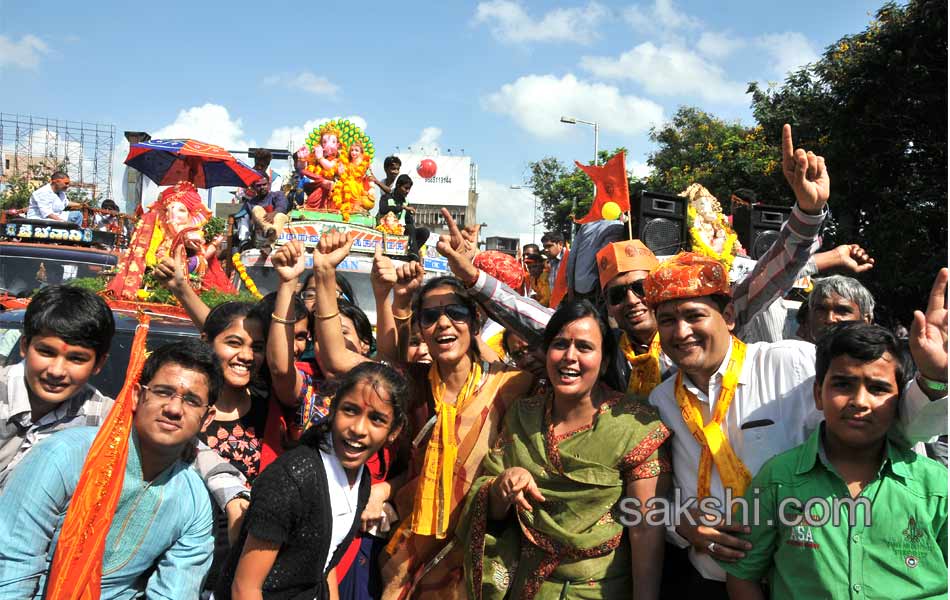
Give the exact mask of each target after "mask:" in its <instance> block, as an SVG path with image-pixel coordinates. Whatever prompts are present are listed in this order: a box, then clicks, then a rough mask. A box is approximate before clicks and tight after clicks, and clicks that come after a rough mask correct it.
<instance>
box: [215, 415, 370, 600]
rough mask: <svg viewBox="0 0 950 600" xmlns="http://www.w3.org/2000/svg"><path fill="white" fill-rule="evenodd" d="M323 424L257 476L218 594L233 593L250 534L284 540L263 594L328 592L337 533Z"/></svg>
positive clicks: (290, 599) (310, 598)
mask: <svg viewBox="0 0 950 600" xmlns="http://www.w3.org/2000/svg"><path fill="white" fill-rule="evenodd" d="M323 435H325V434H324V433H323V432H322V431H319V428H317V427H314V428H312V429H311V430H310V431H309V432H308V433H307V435H304V437H303V438H301V440H300V442H301V445H300V446H298V447H297V448H294V449H293V450H290V451H289V452H285V453H284V454H282V455H281V456H280V457H279V458H278V459H277V460H275V461H274V462H273V463H272V464H271V465H269V466H268V467H267V468H266V469H265V470H264V472H263V473H261V474H260V476H258V478H257V480H255V481H254V488H253V489H252V490H251V504H250V506H249V507H248V509H247V515H246V516H245V518H244V525H243V526H242V527H241V536H240V538H239V539H238V541H237V543H236V544H235V545H234V546H233V547H232V548H231V552H230V554H229V555H228V560H227V562H226V563H225V567H224V570H223V571H222V572H221V577H220V578H219V579H218V585H217V589H216V590H215V592H214V596H215V598H218V599H219V600H227V599H229V598H231V583H232V581H233V580H234V574H235V572H236V570H237V564H238V560H239V559H240V557H241V550H242V549H243V548H244V541H245V540H246V539H247V535H248V533H251V534H253V535H254V536H255V537H257V538H259V539H262V540H267V541H271V542H276V543H279V544H281V548H280V551H279V552H278V553H277V560H276V561H275V562H274V566H273V567H271V570H270V573H268V574H267V578H266V579H265V580H264V586H263V592H264V594H263V595H264V598H266V599H269V600H270V599H273V600H298V599H299V600H314V599H320V600H322V599H324V598H327V597H329V588H328V587H327V582H326V575H327V573H328V572H329V569H328V570H327V571H326V572H325V571H324V570H323V565H325V564H326V561H327V554H328V553H329V550H330V540H331V537H332V533H333V514H332V511H331V509H330V493H329V489H328V485H327V473H326V470H325V469H324V467H323V459H322V458H321V457H320V450H319V446H318V445H317V444H318V442H319V440H320V439H321V437H322V436H323ZM369 489H370V477H369V474H368V473H364V476H363V477H362V478H361V480H360V489H359V500H358V504H357V508H356V518H354V519H353V526H352V527H351V528H350V532H349V534H347V537H346V539H344V540H343V541H342V542H341V543H340V545H339V546H337V549H336V552H335V553H334V555H333V560H331V561H330V567H329V568H330V569H332V568H333V567H334V566H336V564H337V563H338V562H339V561H340V559H341V558H342V557H343V553H344V552H345V551H346V549H347V548H348V547H349V545H350V541H351V540H352V539H353V536H354V535H355V534H356V531H357V528H358V527H359V524H360V519H359V516H360V515H361V514H362V512H363V509H364V508H365V507H366V502H367V500H369Z"/></svg>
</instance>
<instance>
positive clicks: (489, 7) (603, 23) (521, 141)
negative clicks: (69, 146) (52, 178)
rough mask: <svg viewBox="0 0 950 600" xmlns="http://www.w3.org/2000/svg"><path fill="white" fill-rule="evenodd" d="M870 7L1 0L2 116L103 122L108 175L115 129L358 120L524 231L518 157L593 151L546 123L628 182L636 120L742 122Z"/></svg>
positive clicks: (285, 139) (250, 141)
mask: <svg viewBox="0 0 950 600" xmlns="http://www.w3.org/2000/svg"><path fill="white" fill-rule="evenodd" d="M879 6H880V2H879V1H873V2H872V1H862V0H850V1H849V0H841V1H836V2H827V0H825V1H813V0H799V1H797V2H753V1H748V0H742V1H732V2H702V1H686V0H678V1H671V0H650V1H641V2H606V1H604V2H583V1H577V0H574V1H567V2H558V3H542V2H527V1H522V2H515V1H512V0H490V1H486V2H480V3H479V2H472V3H461V2H444V3H435V2H433V3H420V2H405V3H385V4H383V3H378V4H377V3H356V2H330V3H317V2H297V3H278V4H273V5H268V4H266V3H250V2H239V1H232V2H227V3H223V2H200V1H197V2H196V1H194V0H192V1H191V2H178V1H168V2H163V3H147V4H146V3H128V2H114V1H97V2H92V3H51V2H41V1H35V2H12V1H10V0H7V1H5V2H0V14H2V17H0V90H3V91H2V92H0V98H2V99H0V110H2V111H3V112H10V113H25V114H34V115H39V116H47V117H56V118H60V119H69V120H76V121H79V120H83V121H92V122H101V123H111V124H114V125H115V126H116V130H117V132H118V133H117V140H116V149H117V154H121V155H122V156H118V157H117V162H121V160H122V158H124V152H125V151H126V150H127V147H126V146H125V145H124V139H122V135H121V132H122V131H123V130H126V129H128V130H144V131H148V132H150V133H152V134H153V135H161V136H164V137H195V138H197V139H201V140H203V141H208V142H212V143H218V144H222V145H224V146H226V147H227V148H229V149H234V148H240V147H247V146H248V145H263V144H266V145H270V146H273V147H285V146H287V144H288V143H289V142H290V141H291V140H293V141H294V142H297V143H299V142H301V141H302V137H303V135H304V132H305V131H308V130H309V128H310V127H312V126H313V125H314V124H315V123H316V122H317V121H319V120H320V119H326V118H331V117H337V116H345V117H358V118H359V119H361V120H362V122H363V123H365V124H366V131H367V133H368V134H369V135H370V136H371V137H372V138H373V140H374V143H375V145H376V148H377V153H378V155H379V156H383V155H385V154H388V153H389V152H391V151H395V150H396V148H397V147H399V148H400V149H401V150H402V151H406V149H407V147H409V146H412V147H413V148H414V149H418V148H420V147H422V146H425V147H427V148H429V149H435V150H438V151H440V152H442V153H446V152H448V150H449V149H451V150H452V153H453V154H456V153H459V152H460V151H461V150H462V149H464V151H465V154H467V155H469V156H472V157H473V160H474V161H475V162H476V163H477V164H478V167H479V188H480V189H479V191H480V194H481V198H480V203H479V220H481V221H486V222H488V223H489V225H490V229H489V231H488V234H489V235H522V236H527V237H530V235H531V222H532V218H531V216H532V215H531V206H532V200H531V199H530V197H529V196H528V195H527V192H520V191H511V190H509V189H508V186H509V185H511V184H518V183H521V182H522V180H523V178H524V175H525V173H526V170H527V164H528V163H529V162H530V161H534V160H538V159H540V158H542V157H544V156H556V157H558V158H560V159H562V160H566V161H570V160H573V159H579V160H589V159H590V158H591V156H592V154H593V135H592V131H591V129H590V128H589V127H585V126H582V125H576V126H571V125H564V124H562V123H560V122H559V117H560V116H561V115H570V116H574V117H577V118H580V119H585V120H590V121H597V122H599V123H600V129H601V139H600V146H601V148H613V147H616V146H620V145H623V146H626V147H627V148H628V149H629V151H630V154H629V157H628V166H629V167H630V168H631V169H632V170H634V171H636V172H642V170H643V169H644V168H645V164H644V163H645V162H646V158H647V155H648V154H649V152H650V151H651V149H652V148H651V145H650V142H649V139H648V132H649V128H650V126H651V125H654V124H661V123H662V122H663V121H664V120H666V119H669V118H670V117H671V116H672V115H673V114H674V113H675V111H676V109H677V107H679V106H680V105H683V104H688V105H694V106H699V107H701V108H702V109H704V110H707V111H709V112H712V113H713V114H716V115H718V116H720V117H723V118H727V119H739V120H742V121H744V122H750V121H751V113H750V111H749V101H748V97H747V96H745V89H746V85H747V82H749V81H760V82H770V81H771V82H780V81H782V80H783V79H784V74H785V73H786V72H787V70H788V69H790V68H794V67H796V66H798V65H801V64H803V63H805V62H808V61H810V60H813V59H814V58H816V57H817V56H818V55H819V54H821V52H822V51H823V50H824V48H825V47H826V46H827V45H829V44H831V43H833V42H834V41H836V40H837V39H838V38H840V37H841V36H842V35H845V34H849V33H855V32H858V31H861V30H862V29H864V27H865V26H866V25H867V24H868V22H869V21H870V20H871V18H872V15H873V13H874V11H875V10H877V8H878V7H879ZM774 134H775V135H776V136H778V134H779V132H774ZM275 166H276V165H275ZM118 174H121V172H119V173H118ZM522 207H524V208H525V209H524V210H521V208H522ZM539 235H540V232H539Z"/></svg>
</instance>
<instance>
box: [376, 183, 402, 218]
mask: <svg viewBox="0 0 950 600" xmlns="http://www.w3.org/2000/svg"><path fill="white" fill-rule="evenodd" d="M393 185H395V184H393ZM405 206H406V197H405V196H403V197H402V198H398V197H396V196H395V195H394V194H391V193H389V194H383V195H382V196H380V197H379V212H378V213H377V215H376V217H377V218H378V219H382V218H383V215H385V214H386V213H388V212H394V213H396V216H399V213H401V212H402V209H403V208H404V207H405Z"/></svg>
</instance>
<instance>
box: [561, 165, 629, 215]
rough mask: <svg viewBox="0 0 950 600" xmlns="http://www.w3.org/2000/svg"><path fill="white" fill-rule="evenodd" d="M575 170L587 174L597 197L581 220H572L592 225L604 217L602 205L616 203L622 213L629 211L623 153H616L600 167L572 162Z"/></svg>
mask: <svg viewBox="0 0 950 600" xmlns="http://www.w3.org/2000/svg"><path fill="white" fill-rule="evenodd" d="M574 164H575V165H577V168H578V169H580V170H581V171H583V172H585V173H587V176H588V177H590V178H591V180H593V182H594V183H595V184H596V185H597V195H596V196H594V204H593V205H592V206H591V207H590V212H588V213H587V216H585V217H584V218H583V219H574V221H575V222H577V223H592V222H594V221H600V220H602V219H603V218H604V217H603V215H602V214H601V211H602V210H603V208H604V204H606V203H608V202H616V203H617V205H618V206H619V207H620V210H621V211H622V212H628V211H629V210H630V189H629V188H628V187H627V169H626V164H625V163H624V153H623V152H618V153H617V154H614V156H613V158H611V159H610V160H608V161H607V162H606V163H605V164H604V166H602V167H588V166H585V165H582V164H581V163H579V162H577V161H574Z"/></svg>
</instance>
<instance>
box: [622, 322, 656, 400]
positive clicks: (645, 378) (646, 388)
mask: <svg viewBox="0 0 950 600" xmlns="http://www.w3.org/2000/svg"><path fill="white" fill-rule="evenodd" d="M620 351H621V352H623V355H624V356H625V357H626V358H627V362H628V363H630V380H629V382H628V384H627V393H628V394H636V395H637V396H649V395H650V392H652V391H653V388H655V387H656V386H658V385H660V334H659V333H656V334H654V335H653V341H652V342H650V349H649V351H647V352H645V353H643V354H637V353H636V352H634V350H633V345H632V344H631V343H630V338H628V337H627V334H626V333H624V334H623V335H621V336H620Z"/></svg>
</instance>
